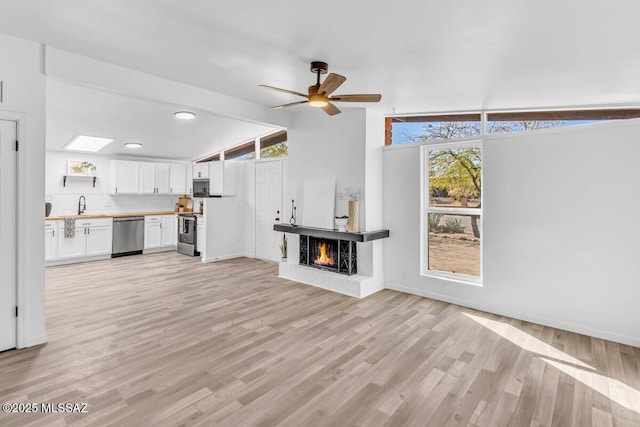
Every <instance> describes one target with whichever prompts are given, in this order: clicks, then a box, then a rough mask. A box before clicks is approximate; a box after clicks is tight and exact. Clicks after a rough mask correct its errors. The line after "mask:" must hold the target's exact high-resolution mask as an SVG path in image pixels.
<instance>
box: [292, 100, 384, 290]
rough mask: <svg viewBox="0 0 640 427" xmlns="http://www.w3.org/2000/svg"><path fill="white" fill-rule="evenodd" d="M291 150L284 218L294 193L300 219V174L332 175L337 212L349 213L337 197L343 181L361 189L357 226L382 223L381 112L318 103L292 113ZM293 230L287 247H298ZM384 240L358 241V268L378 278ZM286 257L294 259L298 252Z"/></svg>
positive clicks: (300, 220)
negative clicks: (329, 109)
mask: <svg viewBox="0 0 640 427" xmlns="http://www.w3.org/2000/svg"><path fill="white" fill-rule="evenodd" d="M287 138H288V143H289V156H288V166H287V180H286V188H287V192H286V193H285V194H284V195H283V204H284V214H285V218H289V217H290V216H291V212H290V211H291V199H295V204H296V207H297V215H298V223H301V224H303V223H304V214H305V210H304V209H305V208H304V200H303V193H304V180H305V179H309V178H312V179H313V178H336V201H335V206H336V209H335V215H336V216H342V215H347V213H348V210H347V206H348V205H347V201H346V200H342V199H340V198H339V197H338V194H339V193H342V192H344V189H345V187H351V188H354V189H358V188H359V189H360V190H361V193H362V197H361V199H360V211H359V223H360V231H365V230H375V229H379V228H381V225H382V216H381V211H382V198H381V193H382V190H381V188H382V180H381V179H382V173H381V171H382V150H383V147H384V118H383V117H382V115H381V114H377V113H373V112H370V111H367V110H365V109H344V110H343V111H342V113H341V114H339V115H336V116H328V115H326V114H325V113H324V112H323V111H321V110H318V109H308V110H306V111H304V112H299V113H295V114H293V115H292V120H291V128H290V129H288V131H287ZM298 245H299V239H298V236H297V235H290V236H289V248H290V250H291V251H292V253H294V254H295V253H296V251H297V248H298ZM382 245H383V243H382V242H374V243H371V242H369V243H358V245H357V251H358V273H359V274H363V275H367V276H375V277H377V278H379V279H380V281H382V273H383V271H382V268H381V265H382V261H381V256H382ZM287 262H289V263H297V262H298V260H297V259H296V257H295V256H294V257H291V256H290V257H288V260H287Z"/></svg>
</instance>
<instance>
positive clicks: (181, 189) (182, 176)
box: [169, 163, 191, 194]
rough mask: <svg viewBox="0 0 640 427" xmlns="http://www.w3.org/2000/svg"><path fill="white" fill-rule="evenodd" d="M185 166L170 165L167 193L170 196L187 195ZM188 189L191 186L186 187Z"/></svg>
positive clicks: (181, 164) (182, 164) (180, 164)
mask: <svg viewBox="0 0 640 427" xmlns="http://www.w3.org/2000/svg"><path fill="white" fill-rule="evenodd" d="M187 169H188V168H187V165H186V164H184V163H172V164H171V165H170V171H169V174H170V179H169V181H170V185H169V193H171V194H188V193H189V191H188V190H189V188H188V187H187V184H188V181H187ZM188 186H189V187H190V186H191V184H189V185H188Z"/></svg>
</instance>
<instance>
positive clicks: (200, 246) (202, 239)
mask: <svg viewBox="0 0 640 427" xmlns="http://www.w3.org/2000/svg"><path fill="white" fill-rule="evenodd" d="M206 241H207V228H206V223H205V222H204V218H198V220H197V222H196V250H197V251H198V252H200V256H201V257H202V259H206V257H205V252H206V250H207V245H206V244H205V243H206Z"/></svg>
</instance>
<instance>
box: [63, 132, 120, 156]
mask: <svg viewBox="0 0 640 427" xmlns="http://www.w3.org/2000/svg"><path fill="white" fill-rule="evenodd" d="M111 142H113V138H100V137H97V136H87V135H77V136H76V137H75V138H73V139H72V140H71V141H69V143H68V144H67V145H65V146H64V149H65V150H73V151H89V152H92V153H95V152H96V151H100V150H102V149H103V148H104V147H105V146H106V145H107V144H109V143H111Z"/></svg>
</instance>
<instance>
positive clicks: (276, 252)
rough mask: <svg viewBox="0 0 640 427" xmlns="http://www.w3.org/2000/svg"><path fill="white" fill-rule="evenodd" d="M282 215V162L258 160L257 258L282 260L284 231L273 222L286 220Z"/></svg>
mask: <svg viewBox="0 0 640 427" xmlns="http://www.w3.org/2000/svg"><path fill="white" fill-rule="evenodd" d="M286 220H287V219H286V218H284V217H283V216H282V163H281V161H280V160H272V161H266V162H256V258H261V259H266V260H270V261H280V259H281V254H280V248H279V244H280V239H281V238H282V233H279V232H276V231H273V224H275V223H276V222H281V221H283V222H286Z"/></svg>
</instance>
